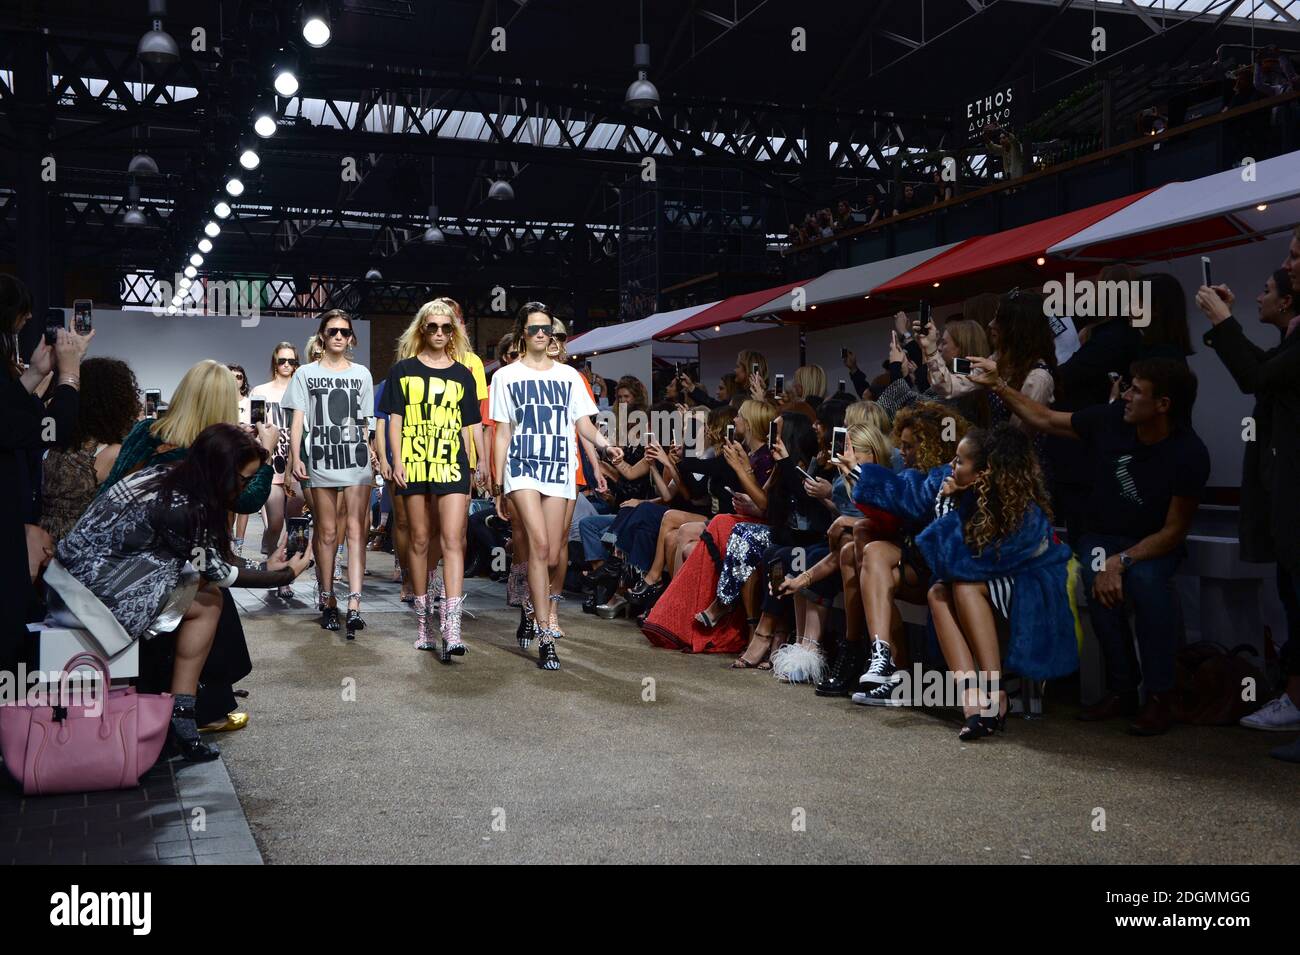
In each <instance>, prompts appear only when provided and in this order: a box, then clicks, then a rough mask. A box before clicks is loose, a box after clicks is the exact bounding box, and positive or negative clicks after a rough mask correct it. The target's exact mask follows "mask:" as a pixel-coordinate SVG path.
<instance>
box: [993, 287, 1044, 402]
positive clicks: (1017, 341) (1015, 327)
mask: <svg viewBox="0 0 1300 955" xmlns="http://www.w3.org/2000/svg"><path fill="white" fill-rule="evenodd" d="M996 320H997V323H998V374H1000V375H1001V376H1002V377H1003V378H1004V379H1006V382H1007V384H1008V385H1010V386H1011V387H1012V388H1015V389H1016V390H1017V391H1019V390H1020V387H1021V386H1022V385H1023V384H1024V383H1025V378H1026V376H1027V375H1028V374H1029V373H1030V372H1031V371H1033V369H1034V367H1035V366H1036V365H1037V364H1038V363H1039V362H1040V361H1042V362H1044V363H1045V364H1046V365H1047V370H1048V371H1049V372H1051V373H1052V375H1053V376H1055V374H1056V341H1055V339H1054V337H1053V335H1052V326H1051V325H1050V324H1049V323H1048V321H1047V318H1046V316H1045V314H1044V312H1043V296H1041V295H1039V294H1038V293H1037V292H1022V291H1020V290H1019V289H1017V290H1016V291H1014V292H1009V293H1007V294H1006V295H1004V296H1002V300H1001V301H1000V302H998V314H997V319H996Z"/></svg>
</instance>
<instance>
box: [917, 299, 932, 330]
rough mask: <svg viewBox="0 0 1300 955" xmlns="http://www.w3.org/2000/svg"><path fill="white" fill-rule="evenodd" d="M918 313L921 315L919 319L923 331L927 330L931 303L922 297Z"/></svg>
mask: <svg viewBox="0 0 1300 955" xmlns="http://www.w3.org/2000/svg"><path fill="white" fill-rule="evenodd" d="M917 313H918V316H919V317H918V319H917V320H918V321H919V322H920V323H921V331H925V327H926V326H927V325H929V324H930V303H929V302H927V301H926V300H925V299H921V305H920V307H919V308H918V309H917Z"/></svg>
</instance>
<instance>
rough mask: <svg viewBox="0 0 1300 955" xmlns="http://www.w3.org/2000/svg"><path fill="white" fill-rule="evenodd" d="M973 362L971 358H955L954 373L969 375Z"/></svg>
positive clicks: (953, 363) (953, 362)
mask: <svg viewBox="0 0 1300 955" xmlns="http://www.w3.org/2000/svg"><path fill="white" fill-rule="evenodd" d="M970 370H971V363H970V359H969V358H954V359H953V360H952V373H953V374H954V375H969V374H970Z"/></svg>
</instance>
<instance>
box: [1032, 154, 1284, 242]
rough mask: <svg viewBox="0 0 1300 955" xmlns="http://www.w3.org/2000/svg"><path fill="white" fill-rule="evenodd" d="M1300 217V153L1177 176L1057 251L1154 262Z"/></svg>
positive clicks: (1261, 233)
mask: <svg viewBox="0 0 1300 955" xmlns="http://www.w3.org/2000/svg"><path fill="white" fill-rule="evenodd" d="M1297 222H1300V152H1293V153H1287V154H1286V155H1284V156H1276V157H1274V158H1273V159H1265V160H1264V161H1263V162H1260V163H1256V164H1254V165H1253V166H1238V167H1235V168H1233V169H1229V170H1227V171H1225V172H1219V173H1215V174H1214V175H1212V176H1205V177H1204V178H1201V179H1194V180H1192V181H1191V182H1172V183H1169V184H1168V185H1166V186H1162V187H1160V188H1159V189H1156V190H1155V191H1154V192H1151V193H1150V194H1148V195H1146V196H1143V197H1142V198H1141V199H1138V200H1137V201H1136V202H1133V203H1130V204H1129V205H1127V206H1125V207H1124V208H1123V209H1120V210H1119V211H1118V212H1116V213H1114V214H1113V215H1109V216H1107V217H1106V218H1104V219H1101V220H1100V221H1098V222H1095V223H1093V224H1092V225H1090V226H1088V228H1086V229H1084V230H1083V231H1081V232H1078V233H1075V234H1074V235H1072V236H1070V237H1069V238H1068V239H1064V240H1062V241H1061V242H1058V243H1056V244H1055V245H1053V246H1051V247H1050V248H1049V249H1048V250H1047V251H1048V253H1049V254H1051V255H1055V256H1060V257H1062V258H1068V259H1079V260H1092V261H1099V262H1100V261H1117V260H1123V261H1128V262H1155V261H1163V260H1165V259H1172V258H1178V257H1180V256H1183V255H1190V254H1193V253H1196V252H1206V251H1209V250H1211V249H1221V248H1226V247H1228V246H1233V245H1240V244H1241V243H1243V242H1252V241H1258V240H1259V239H1260V238H1263V237H1265V236H1269V235H1273V234H1276V233H1278V232H1282V231H1284V230H1286V229H1289V228H1291V227H1292V226H1294V225H1295V224H1296V223H1297Z"/></svg>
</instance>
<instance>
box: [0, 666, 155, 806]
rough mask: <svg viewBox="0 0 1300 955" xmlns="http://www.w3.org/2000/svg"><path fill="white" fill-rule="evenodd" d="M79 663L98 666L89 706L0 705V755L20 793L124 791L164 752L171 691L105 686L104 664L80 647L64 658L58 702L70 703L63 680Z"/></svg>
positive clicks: (105, 667) (48, 793)
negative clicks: (95, 690)
mask: <svg viewBox="0 0 1300 955" xmlns="http://www.w3.org/2000/svg"><path fill="white" fill-rule="evenodd" d="M81 666H87V667H90V668H92V669H94V670H98V671H99V676H100V683H99V690H98V694H99V695H98V697H97V698H95V699H90V700H87V701H86V702H88V703H90V704H91V705H89V706H85V705H70V706H41V705H37V704H36V703H33V702H30V701H23V702H20V703H10V704H6V705H4V706H0V753H3V755H4V761H5V768H6V769H8V770H9V774H10V775H11V776H13V777H14V779H15V781H17V782H18V783H19V784H20V785H21V786H22V787H23V793H24V795H27V796H46V795H50V794H52V793H78V792H92V791H94V790H99V789H129V788H130V787H132V786H138V785H139V784H140V777H141V776H142V775H144V774H145V773H146V772H148V771H149V769H151V768H152V767H153V764H154V763H155V762H157V761H158V754H159V753H160V752H162V747H163V743H164V742H165V741H166V739H167V728H168V725H169V724H170V721H171V715H172V697H171V694H170V693H160V694H152V693H137V692H136V691H135V690H134V689H133V688H121V689H116V690H110V689H108V687H109V686H110V683H109V675H108V664H107V663H105V662H104V660H103V659H102V658H100V657H99V656H97V655H96V654H93V653H89V652H83V653H78V654H76V655H75V656H73V657H72V659H70V660H69V661H68V662H67V663H66V664H64V667H63V673H62V675H61V676H60V678H59V698H58V700H57V701H56V702H70V701H71V697H70V696H69V695H68V692H67V684H68V678H69V676H71V674H72V671H73V670H75V669H77V668H78V667H81ZM84 685H85V684H84V683H83V686H84ZM105 690H107V691H108V692H107V693H106V694H105V693H104V691H105Z"/></svg>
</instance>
